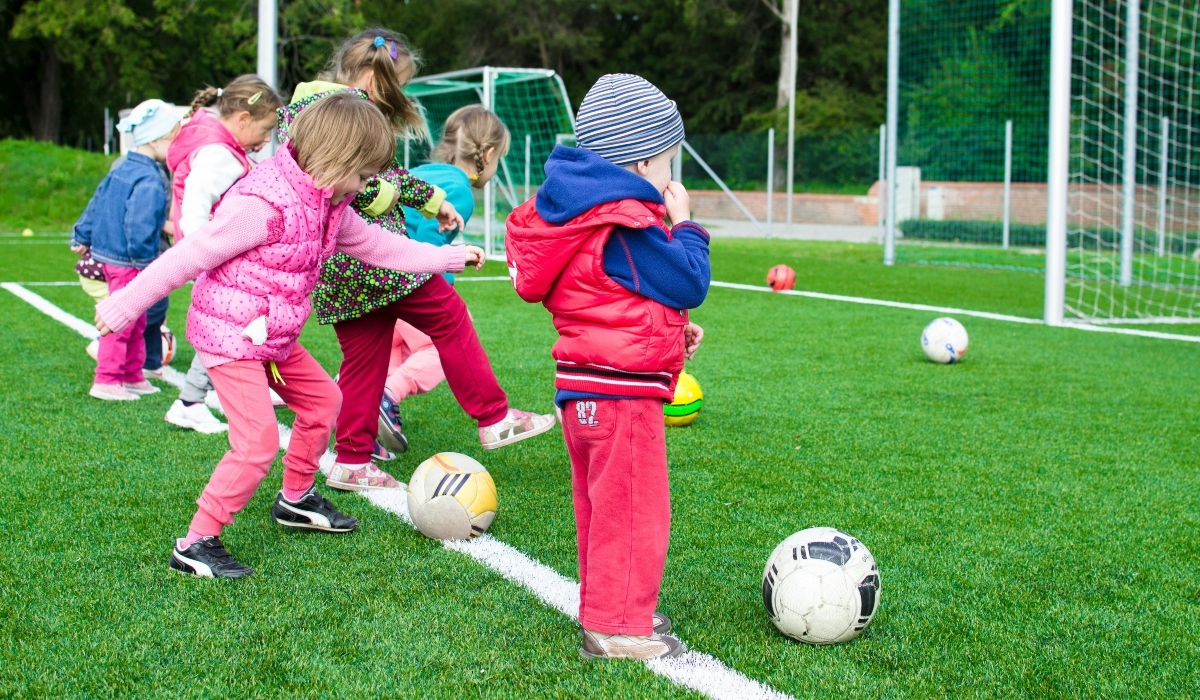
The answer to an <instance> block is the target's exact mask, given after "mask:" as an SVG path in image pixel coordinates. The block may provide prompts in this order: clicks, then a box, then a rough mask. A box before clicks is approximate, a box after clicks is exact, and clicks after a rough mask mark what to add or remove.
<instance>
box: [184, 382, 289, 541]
mask: <svg viewBox="0 0 1200 700" xmlns="http://www.w3.org/2000/svg"><path fill="white" fill-rule="evenodd" d="M208 374H209V376H210V377H211V378H212V382H213V386H215V387H216V388H217V396H219V397H220V399H221V407H222V408H224V409H225V415H226V417H227V418H228V419H229V448H230V449H229V451H228V452H226V453H225V456H224V457H222V458H221V461H220V463H218V464H217V468H216V469H214V470H213V475H212V476H211V477H210V478H209V480H208V485H207V486H205V487H204V492H203V493H201V494H200V498H199V500H197V501H196V504H197V505H198V506H200V508H199V510H197V511H196V516H195V517H194V518H192V525H191V532H192V533H193V534H195V535H200V536H207V535H220V534H221V528H222V527H224V526H226V525H228V524H230V523H232V522H233V516H234V514H235V513H237V512H238V511H240V510H241V509H242V508H244V507H246V504H247V503H249V502H250V499H251V497H253V496H254V492H255V491H256V490H257V489H258V484H259V483H260V482H261V481H262V480H263V478H264V477H265V476H266V475H267V472H269V471H270V470H271V464H272V463H273V462H274V461H275V455H277V454H279V428H278V426H277V424H276V421H275V409H274V407H272V406H271V394H270V392H269V391H268V390H267V370H266V368H265V367H264V366H263V363H262V362H258V361H254V360H239V361H236V362H227V363H225V364H223V365H217V366H216V367H213V368H211V369H209V370H208Z"/></svg>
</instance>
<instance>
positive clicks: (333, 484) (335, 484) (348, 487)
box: [325, 478, 404, 491]
mask: <svg viewBox="0 0 1200 700" xmlns="http://www.w3.org/2000/svg"><path fill="white" fill-rule="evenodd" d="M325 485H326V486H328V487H329V488H331V489H333V490H335V491H372V490H379V491H400V490H403V489H404V484H397V485H395V486H361V485H359V484H348V483H346V482H344V481H332V480H330V479H329V478H326V479H325Z"/></svg>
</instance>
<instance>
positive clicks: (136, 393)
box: [125, 387, 162, 396]
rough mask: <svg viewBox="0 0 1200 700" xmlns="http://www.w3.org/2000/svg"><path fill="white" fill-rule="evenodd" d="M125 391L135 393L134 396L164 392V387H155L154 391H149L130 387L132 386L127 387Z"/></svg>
mask: <svg viewBox="0 0 1200 700" xmlns="http://www.w3.org/2000/svg"><path fill="white" fill-rule="evenodd" d="M125 391H128V392H129V393H131V394H133V395H134V396H149V395H150V394H160V393H162V389H159V388H158V387H154V391H148V390H145V389H130V388H128V387H126V388H125Z"/></svg>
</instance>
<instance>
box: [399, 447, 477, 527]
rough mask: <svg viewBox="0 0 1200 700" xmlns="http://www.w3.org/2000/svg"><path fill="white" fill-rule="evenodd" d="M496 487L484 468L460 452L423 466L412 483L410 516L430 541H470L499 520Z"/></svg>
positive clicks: (437, 456)
mask: <svg viewBox="0 0 1200 700" xmlns="http://www.w3.org/2000/svg"><path fill="white" fill-rule="evenodd" d="M497 507H498V501H497V498H496V484H495V482H493V481H492V475H491V474H488V470H487V469H485V468H484V466H483V465H482V464H480V463H479V462H476V461H475V460H474V459H471V458H470V457H468V456H466V455H464V454H459V453H457V452H439V453H438V454H435V455H434V456H432V457H430V458H429V459H427V460H425V461H424V462H421V464H420V466H418V467H417V470H416V471H415V472H413V475H412V478H411V479H409V480H408V514H409V516H410V517H411V518H412V520H413V524H414V525H416V526H417V529H418V530H420V531H421V534H423V535H425V536H426V537H432V538H433V539H435V540H469V539H473V538H475V537H477V536H479V535H482V534H483V533H484V532H487V529H488V527H489V526H490V525H491V524H492V521H493V520H495V518H496V509H497Z"/></svg>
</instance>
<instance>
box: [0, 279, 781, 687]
mask: <svg viewBox="0 0 1200 700" xmlns="http://www.w3.org/2000/svg"><path fill="white" fill-rule="evenodd" d="M475 279H477V280H480V281H482V279H483V278H475ZM496 279H503V280H507V279H508V278H507V277H499V278H496ZM0 287H2V288H4V289H7V290H8V291H10V292H12V293H13V294H15V295H16V296H18V297H20V298H21V299H22V300H24V301H26V302H28V303H29V304H30V305H32V306H33V307H34V308H36V309H37V310H38V311H41V312H42V313H44V314H46V315H47V316H49V317H50V318H52V319H54V320H55V321H58V322H59V323H62V324H63V325H65V326H67V327H68V328H70V329H71V330H73V331H75V332H77V333H79V334H80V335H82V336H83V337H85V338H87V339H89V340H91V339H94V338H96V337H98V336H99V333H98V332H97V331H96V328H95V327H94V326H92V325H91V324H89V323H87V322H86V321H84V320H83V319H80V318H78V317H76V316H72V315H71V314H69V313H67V312H66V311H63V310H62V309H60V308H59V307H57V306H55V305H54V304H52V303H50V302H49V301H47V300H46V299H44V298H42V297H41V296H38V295H37V294H34V293H33V292H31V291H29V290H28V289H25V288H24V287H22V286H21V285H20V284H17V283H14V282H5V283H2V284H0ZM163 380H164V381H166V382H167V383H169V384H171V385H172V386H175V387H181V386H183V380H184V375H183V374H182V373H181V372H179V371H178V370H176V369H173V368H171V367H169V366H164V367H163ZM291 434H292V430H291V428H289V427H288V426H286V425H284V424H283V423H280V424H279V444H280V445H281V446H284V445H287V444H288V440H289V439H290V438H291ZM334 459H335V456H334V454H333V453H332V452H330V451H329V450H326V451H325V454H324V455H322V456H321V472H322V473H324V474H328V473H329V470H330V468H331V467H332V466H333V462H334ZM359 495H361V496H363V497H364V498H366V499H367V500H368V501H370V502H371V503H372V504H373V505H375V506H376V507H379V508H382V509H383V510H386V511H388V512H389V513H392V514H393V515H396V516H397V517H399V518H400V519H401V520H403V521H404V522H406V523H408V524H409V525H410V526H411V525H412V518H411V517H410V516H409V514H408V495H407V494H406V493H405V490H404V489H395V490H388V491H361V492H359ZM442 545H443V546H444V547H445V548H446V549H449V550H451V551H454V552H460V553H462V554H465V555H467V556H469V557H471V558H472V559H474V560H476V561H478V562H479V563H481V564H483V565H485V566H487V567H488V568H489V569H491V570H492V571H495V572H496V573H498V574H499V575H500V576H502V577H504V578H506V579H508V580H509V581H512V582H514V583H517V584H520V585H521V586H523V587H524V588H526V589H527V590H528V591H530V592H531V593H533V594H534V595H535V596H536V597H537V598H538V600H540V601H542V602H543V603H544V604H546V605H547V606H549V607H551V608H554V609H555V610H558V611H559V612H561V613H562V614H564V615H566V616H567V617H569V618H571V619H572V620H578V618H579V584H578V583H576V582H575V581H573V580H571V579H569V578H567V577H566V576H563V575H562V574H560V573H558V572H557V571H555V570H554V569H551V568H550V567H548V566H546V565H545V564H542V563H541V562H539V561H537V560H536V559H533V558H531V557H529V556H528V555H526V554H525V553H523V552H521V551H520V550H518V549H516V548H515V547H511V546H509V545H507V544H504V543H503V542H501V541H500V540H498V539H496V538H495V537H492V536H491V535H489V534H484V535H481V536H479V537H477V538H475V539H473V540H469V541H458V542H455V541H446V542H443V543H442ZM646 667H647V668H649V669H650V670H651V671H653V672H654V673H657V674H658V675H660V676H663V677H664V678H666V679H667V680H670V681H672V682H673V683H676V684H678V685H682V686H684V687H685V688H690V689H691V690H694V691H696V692H698V693H701V694H702V695H706V696H708V697H710V698H713V700H743V699H745V700H794V698H792V696H790V695H787V694H786V693H781V692H779V691H777V690H775V689H773V688H771V687H770V686H767V685H766V684H764V683H760V682H759V681H756V680H753V679H751V678H748V677H746V676H745V675H743V674H742V673H739V672H738V671H735V670H733V669H731V668H729V667H728V666H726V665H725V664H724V663H722V662H721V661H720V659H717V658H715V657H712V656H709V655H708V654H704V653H701V652H698V651H692V650H688V651H685V652H684V653H683V654H681V655H679V656H677V657H675V658H673V659H658V660H655V661H650V662H647V663H646Z"/></svg>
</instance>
